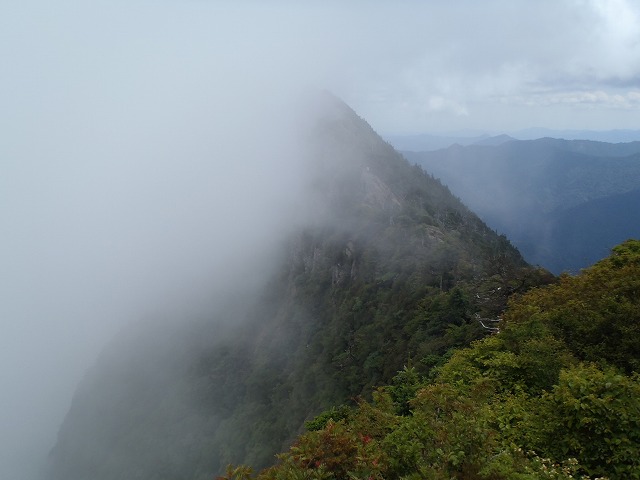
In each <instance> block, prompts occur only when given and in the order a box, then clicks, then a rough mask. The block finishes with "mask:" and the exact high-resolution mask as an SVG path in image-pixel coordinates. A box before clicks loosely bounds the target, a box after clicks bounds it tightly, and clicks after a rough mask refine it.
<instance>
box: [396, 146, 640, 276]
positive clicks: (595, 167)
mask: <svg viewBox="0 0 640 480" xmlns="http://www.w3.org/2000/svg"><path fill="white" fill-rule="evenodd" d="M405 155H406V157H407V158H408V159H409V160H410V161H412V162H415V163H417V164H419V165H421V166H422V167H424V168H425V169H426V170H428V171H430V172H432V173H433V175H435V176H436V177H439V178H441V179H442V181H443V182H444V183H445V184H447V185H448V186H449V187H450V188H451V189H452V191H453V192H455V194H456V195H459V196H460V198H462V200H463V201H464V202H466V203H467V204H468V205H470V206H471V208H473V209H474V211H476V212H477V213H478V214H479V215H480V216H481V217H482V218H483V219H484V220H485V221H487V222H488V223H489V225H491V226H492V227H493V228H495V229H497V230H498V231H501V232H504V233H505V234H506V235H508V236H509V238H510V239H511V240H512V241H513V242H514V243H515V245H517V246H518V248H520V249H521V251H522V252H523V254H524V256H525V258H526V259H527V260H529V261H530V262H532V263H537V264H540V265H543V266H544V267H546V268H549V269H551V270H552V271H555V272H560V271H562V270H570V271H576V270H577V269H579V268H583V267H586V266H587V265H589V264H590V263H592V262H593V261H595V260H597V259H599V258H602V257H603V256H605V255H606V254H607V252H608V251H609V250H610V248H611V247H613V246H614V245H615V244H617V243H619V242H621V241H623V240H625V239H627V238H629V237H633V236H638V235H640V231H639V230H638V228H640V227H638V225H637V224H636V223H633V222H631V221H630V220H631V218H629V219H628V221H626V222H624V221H623V222H619V223H618V224H617V227H616V228H614V229H613V230H610V231H609V232H608V235H607V236H606V239H605V238H604V237H602V236H595V237H594V236H591V235H589V233H590V231H589V230H588V229H587V230H585V229H581V227H580V226H579V225H578V224H573V225H574V227H575V229H574V230H572V232H571V234H570V235H568V236H567V235H563V236H560V235H558V234H557V233H554V232H560V231H564V232H567V230H566V225H565V227H563V225H562V222H563V221H564V220H565V219H567V218H568V215H569V214H568V212H569V211H570V210H571V209H573V208H575V207H578V206H580V205H583V204H586V203H587V202H591V201H595V200H598V199H604V198H608V197H613V196H618V195H621V194H625V193H629V192H631V191H633V190H635V189H638V188H640V142H632V143H626V144H625V143H621V144H608V143H602V142H591V141H583V140H574V141H567V140H557V139H551V138H544V139H539V140H534V141H513V142H507V143H504V144H502V145H499V146H468V147H461V146H453V147H451V148H448V149H446V150H439V151H436V152H419V153H416V152H405ZM619 198H620V200H622V197H619ZM610 206H611V210H610V211H609V212H608V215H614V216H615V217H616V218H622V217H623V216H624V215H625V214H629V215H633V209H632V208H631V204H629V205H624V204H620V203H618V204H615V205H614V203H611V204H610ZM618 227H620V228H618ZM574 250H575V251H579V252H580V254H579V256H576V255H570V256H569V257H567V255H566V254H567V252H570V251H574ZM570 258H572V260H570ZM578 258H580V259H581V260H579V261H578V260H577V259H578Z"/></svg>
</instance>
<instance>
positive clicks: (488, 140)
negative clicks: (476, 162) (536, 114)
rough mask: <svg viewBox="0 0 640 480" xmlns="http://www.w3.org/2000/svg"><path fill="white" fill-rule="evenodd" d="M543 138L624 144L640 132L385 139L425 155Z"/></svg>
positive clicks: (636, 138) (540, 132)
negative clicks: (436, 151)
mask: <svg viewBox="0 0 640 480" xmlns="http://www.w3.org/2000/svg"><path fill="white" fill-rule="evenodd" d="M546 137H548V138H557V139H564V140H592V141H597V142H607V143H627V142H637V141H640V130H552V129H548V128H528V129H525V130H517V131H515V132H506V133H488V132H480V131H463V132H449V133H437V134H436V133H425V134H419V135H387V136H385V137H384V138H385V140H386V141H388V142H389V143H390V144H391V145H393V146H394V147H395V148H396V149H398V150H405V151H413V152H426V151H432V150H439V149H441V148H448V147H450V146H451V145H455V144H458V145H462V146H467V145H500V144H501V143H504V142H508V141H510V140H536V139H539V138H546Z"/></svg>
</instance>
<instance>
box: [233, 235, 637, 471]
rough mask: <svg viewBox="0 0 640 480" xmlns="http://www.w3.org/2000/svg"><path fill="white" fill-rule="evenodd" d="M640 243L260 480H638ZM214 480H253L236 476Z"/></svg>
mask: <svg viewBox="0 0 640 480" xmlns="http://www.w3.org/2000/svg"><path fill="white" fill-rule="evenodd" d="M639 369H640V241H638V240H629V241H627V242H625V243H623V244H622V245H619V246H617V247H615V248H614V249H613V252H612V254H611V256H610V257H608V258H606V259H604V260H602V261H600V262H599V263H597V264H596V265H594V266H592V267H590V268H588V269H586V270H585V271H583V272H582V273H581V274H580V275H578V276H576V277H571V276H563V277H562V278H561V279H560V282H559V283H557V284H554V285H552V286H547V287H542V288H537V289H534V290H531V291H530V292H529V293H527V294H524V295H521V296H518V297H517V298H514V299H513V300H512V301H511V302H510V305H509V307H508V309H507V310H506V312H505V314H504V318H503V321H502V322H501V323H500V332H499V333H496V334H495V335H492V336H490V337H487V338H485V339H482V340H479V341H477V342H474V343H473V344H472V345H471V346H470V347H468V348H463V349H459V350H457V351H456V352H455V353H454V354H453V355H452V357H451V358H450V359H449V360H448V361H447V362H446V363H445V364H444V365H443V366H441V367H439V368H436V369H434V370H432V371H431V372H430V374H429V375H427V376H423V375H421V374H420V372H419V371H418V370H417V369H416V368H415V367H414V366H413V365H412V364H411V363H407V365H406V366H405V368H404V369H403V370H402V371H400V372H399V373H398V374H397V375H396V376H395V377H394V379H393V381H392V382H391V383H390V384H389V385H388V386H386V387H383V388H380V389H378V390H377V391H376V394H375V395H374V401H373V402H361V403H360V404H359V405H358V406H357V407H356V408H351V409H349V408H344V407H343V408H340V409H336V408H334V409H331V410H328V411H327V412H325V413H324V414H323V415H320V416H319V417H317V418H316V419H315V420H314V421H313V422H309V423H307V428H308V432H307V433H305V434H304V435H302V436H301V437H300V438H299V439H298V440H297V441H296V443H295V444H294V446H293V447H292V448H291V449H290V450H289V451H288V452H287V453H284V454H282V455H280V457H279V458H280V462H279V464H278V465H277V466H276V467H274V468H271V469H268V470H266V471H264V472H262V473H261V474H260V475H258V476H257V478H259V479H292V478H311V479H343V478H344V479H347V478H370V479H383V478H407V479H413V478H415V479H418V478H430V479H442V480H445V479H447V480H448V479H451V478H460V479H477V480H480V479H485V480H489V479H491V480H500V479H504V480H510V479H531V480H534V479H555V480H558V479H567V480H568V479H571V478H583V479H585V478H600V479H603V478H608V479H612V480H615V479H620V480H622V479H637V478H640V456H639V455H638V452H639V451H640V376H639ZM223 478H226V479H229V478H236V479H241V478H244V479H247V478H251V476H250V471H249V470H248V469H247V468H245V467H237V468H235V469H234V468H230V469H229V471H228V473H227V475H226V476H225V477H223Z"/></svg>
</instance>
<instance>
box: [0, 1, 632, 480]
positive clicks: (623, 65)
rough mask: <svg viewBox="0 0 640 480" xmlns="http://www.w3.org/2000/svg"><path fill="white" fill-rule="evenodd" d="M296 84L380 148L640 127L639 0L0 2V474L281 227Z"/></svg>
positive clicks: (12, 474) (44, 441)
mask: <svg viewBox="0 0 640 480" xmlns="http://www.w3.org/2000/svg"><path fill="white" fill-rule="evenodd" d="M237 3H242V6H238V5H236V4H237ZM308 88H311V89H314V88H326V89H329V90H331V91H333V92H334V93H335V94H337V95H338V96H340V97H342V98H343V99H344V100H345V101H346V102H347V103H349V104H350V105H351V106H352V107H353V108H354V109H355V110H356V111H357V112H358V113H359V114H360V115H361V116H362V117H364V118H365V119H366V120H367V121H368V122H369V123H370V124H371V125H372V126H373V128H374V129H376V130H377V131H378V132H380V133H382V134H403V133H406V134H413V133H420V132H427V131H430V132H433V131H452V130H462V129H479V130H484V131H490V132H496V133H497V132H502V131H511V130H515V129H520V128H527V127H548V128H562V129H603V130H607V129H616V128H631V129H637V128H640V111H639V110H640V3H639V2H635V1H631V0H629V1H624V0H610V1H605V0H601V1H597V0H575V1H558V0H549V1H544V0H542V1H535V2H534V1H517V0H503V1H482V2H479V1H476V0H473V1H471V0H469V1H456V2H445V1H432V2H428V1H420V2H418V1H403V2H381V1H352V2H342V1H326V2H319V1H318V2H311V1H309V2H305V1H299V2H231V1H229V2H216V1H206V0H182V1H179V0H175V1H170V0H154V1H139V0H127V1H123V0H110V1H102V0H97V1H92V2H83V1H70V0H56V1H53V0H51V1H50V0H47V1H44V0H0V132H1V133H0V376H1V377H0V388H1V389H2V397H0V432H1V433H0V478H11V479H16V480H20V479H19V475H17V474H16V469H18V468H21V467H20V465H21V462H22V464H27V463H31V464H34V462H29V460H32V459H33V458H34V455H36V453H34V452H40V453H41V452H43V451H46V449H47V448H48V447H49V446H50V445H51V444H52V443H53V441H54V439H55V431H56V429H57V426H58V425H59V423H60V422H61V420H62V416H63V415H64V413H65V411H66V409H67V408H68V403H69V400H70V398H71V394H72V392H73V388H74V386H75V385H76V383H77V382H78V380H79V378H80V377H81V375H82V373H83V372H84V371H85V370H86V368H87V367H88V366H89V365H90V364H91V363H92V362H93V360H94V359H95V356H96V355H97V352H98V351H99V349H100V348H101V347H102V345H104V343H106V341H107V340H108V338H110V336H111V335H113V333H114V332H115V331H116V330H117V329H118V328H119V327H120V326H121V325H123V324H124V323H126V322H127V321H131V319H133V318H135V317H137V316H139V315H143V314H144V312H146V311H148V310H149V309H151V310H154V311H155V310H158V308H159V305H161V304H162V303H163V301H164V302H165V303H166V301H167V298H173V297H177V296H180V295H187V294H186V293H185V292H186V291H188V290H190V286H191V285H194V284H198V283H199V282H200V280H201V279H202V278H203V277H204V276H206V275H207V274H208V272H209V271H210V270H211V269H215V268H218V270H224V269H223V268H222V267H220V265H221V264H220V265H219V264H218V263H216V262H218V261H219V259H217V258H215V255H214V254H213V253H212V252H214V251H215V250H216V249H217V250H221V249H223V250H225V252H227V253H228V252H229V251H235V252H236V253H237V252H239V251H240V250H242V247H243V246H244V244H243V242H238V241H237V239H238V238H245V237H252V238H253V237H256V236H257V235H256V234H255V231H258V232H260V233H261V234H263V233H264V231H265V229H267V228H268V225H269V224H270V223H269V222H273V221H275V219H274V218H273V217H272V216H271V215H270V212H271V211H272V210H274V208H273V207H274V206H278V210H282V209H281V208H280V207H282V202H283V200H282V198H279V192H281V189H280V188H278V187H279V186H281V185H282V184H281V183H280V182H282V181H283V180H282V176H283V175H284V172H291V169H292V168H294V165H292V164H290V163H287V162H286V161H285V162H284V163H282V162H283V160H282V159H283V158H284V159H286V158H288V157H290V155H287V154H285V153H283V152H285V151H289V150H288V147H286V146H285V145H283V144H282V142H280V140H278V138H279V137H278V135H276V131H275V130H273V125H274V124H277V125H278V126H279V130H277V132H278V133H280V134H282V133H283V130H282V128H283V127H284V125H285V122H283V121H281V119H279V118H278V117H279V115H280V114H282V116H284V113H283V111H284V110H286V108H283V109H279V108H277V106H278V105H280V104H282V105H284V104H285V103H286V100H285V99H286V98H287V96H288V95H289V94H290V93H292V92H295V95H299V92H300V91H301V90H302V91H304V90H305V89H308ZM265 112H270V113H269V114H268V115H267V114H266V113H265ZM285 143H286V142H285ZM273 152H277V153H278V154H277V155H276V153H273ZM265 159H266V160H265ZM278 162H281V163H278ZM248 178H249V180H247V179H248ZM276 179H277V181H276ZM267 180H271V181H267ZM239 183H241V184H242V185H244V187H243V188H244V190H243V189H242V188H240V187H238V184H239ZM265 185H266V186H265ZM238 188H240V193H239V192H238ZM242 192H244V195H242ZM238 198H244V199H245V200H246V199H249V200H251V201H250V202H249V201H240V200H238ZM265 198H266V199H268V200H267V201H265ZM230 199H232V200H230ZM230 205H231V206H230ZM223 207H224V208H223ZM229 211H231V212H233V215H232V216H229V215H228V212H229ZM248 214H252V215H253V219H252V221H251V222H245V223H242V222H240V225H241V226H240V227H235V228H236V229H235V230H233V228H231V227H230V225H235V224H237V223H238V220H237V219H238V218H244V217H243V216H246V215H248ZM256 218H258V219H260V222H261V223H259V224H258V225H256V224H255V219H256ZM221 225H222V226H224V227H225V228H222V227H221ZM221 229H222V230H225V229H226V230H229V229H230V230H231V231H233V232H234V234H233V235H232V236H229V235H227V236H226V237H225V236H224V235H222V236H221V234H220V231H221ZM249 232H251V233H249ZM221 237H224V238H221ZM257 237H259V235H258V236H257ZM213 246H215V248H213ZM234 249H235V250H234ZM216 265H217V267H216ZM176 292H178V293H176ZM3 468H4V470H2V469H3ZM12 468H13V469H14V470H11V469H12ZM23 478H25V479H26V478H28V475H26V474H25V476H24V477H23Z"/></svg>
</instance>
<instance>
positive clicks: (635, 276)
mask: <svg viewBox="0 0 640 480" xmlns="http://www.w3.org/2000/svg"><path fill="white" fill-rule="evenodd" d="M639 245H640V242H639V241H638V240H629V241H627V242H625V243H623V244H621V245H619V246H618V247H615V248H614V250H613V254H612V255H611V257H609V258H607V259H604V260H602V261H601V262H598V263H597V264H595V265H594V266H592V267H590V268H588V269H586V270H584V271H583V272H582V274H581V275H578V276H575V277H570V276H568V275H564V276H562V277H561V279H560V282H559V283H558V284H556V285H551V286H549V287H547V288H543V289H537V290H534V291H531V292H529V293H528V294H527V295H524V296H522V297H521V298H519V299H517V300H516V301H514V302H512V304H511V305H510V308H509V311H508V313H507V314H506V315H505V317H504V320H505V323H506V324H507V325H509V324H512V323H518V324H527V323H531V322H539V323H541V324H543V325H544V327H545V328H547V329H548V330H549V332H550V333H551V334H552V335H553V336H555V337H556V338H558V339H559V340H561V341H563V342H564V343H565V344H566V345H567V347H568V348H569V349H570V350H571V352H572V353H573V354H574V355H575V356H576V357H578V358H579V359H581V360H586V361H590V362H595V363H610V364H613V365H615V366H617V367H620V368H622V369H624V370H625V371H626V372H631V371H634V370H637V369H638V368H639V367H640V342H638V338H640V247H639Z"/></svg>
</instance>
